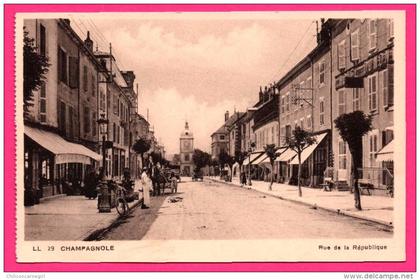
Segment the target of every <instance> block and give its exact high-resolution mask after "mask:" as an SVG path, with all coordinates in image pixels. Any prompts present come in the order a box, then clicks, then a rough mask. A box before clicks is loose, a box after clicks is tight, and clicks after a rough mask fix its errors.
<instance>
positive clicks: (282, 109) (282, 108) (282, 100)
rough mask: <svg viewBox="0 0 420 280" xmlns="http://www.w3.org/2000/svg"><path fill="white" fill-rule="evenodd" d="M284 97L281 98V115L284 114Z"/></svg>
mask: <svg viewBox="0 0 420 280" xmlns="http://www.w3.org/2000/svg"><path fill="white" fill-rule="evenodd" d="M285 98H286V97H285V96H282V97H281V113H282V114H283V113H284V109H285V106H284V105H285V104H284V100H285Z"/></svg>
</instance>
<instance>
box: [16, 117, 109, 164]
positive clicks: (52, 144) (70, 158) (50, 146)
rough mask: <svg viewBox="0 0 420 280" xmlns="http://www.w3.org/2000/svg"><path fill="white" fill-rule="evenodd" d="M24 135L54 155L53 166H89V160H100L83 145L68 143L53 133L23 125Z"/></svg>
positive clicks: (98, 155) (96, 154) (98, 156)
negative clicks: (64, 164) (71, 164)
mask: <svg viewBox="0 0 420 280" xmlns="http://www.w3.org/2000/svg"><path fill="white" fill-rule="evenodd" d="M24 133H25V135H26V136H28V137H29V138H31V139H32V140H33V141H34V142H36V143H37V144H38V145H40V146H41V147H43V148H44V149H46V150H48V151H50V152H51V153H52V154H54V156H55V164H61V163H84V164H90V159H93V160H96V161H100V160H102V156H101V155H100V154H98V153H95V152H94V151H92V150H90V149H88V148H86V147H85V146H83V145H80V144H76V143H72V142H69V141H67V140H65V139H64V138H62V137H61V136H59V135H58V134H55V133H53V132H50V131H46V130H43V129H39V128H34V127H30V126H26V125H25V128H24Z"/></svg>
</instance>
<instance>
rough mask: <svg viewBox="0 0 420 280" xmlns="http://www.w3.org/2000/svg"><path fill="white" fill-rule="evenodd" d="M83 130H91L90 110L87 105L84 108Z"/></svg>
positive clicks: (86, 131) (87, 131)
mask: <svg viewBox="0 0 420 280" xmlns="http://www.w3.org/2000/svg"><path fill="white" fill-rule="evenodd" d="M83 131H84V132H85V133H89V132H90V110H89V107H87V106H85V107H84V108H83Z"/></svg>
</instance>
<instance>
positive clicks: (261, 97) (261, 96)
mask: <svg viewBox="0 0 420 280" xmlns="http://www.w3.org/2000/svg"><path fill="white" fill-rule="evenodd" d="M262 99H263V92H262V87H261V86H260V101H261V100H262Z"/></svg>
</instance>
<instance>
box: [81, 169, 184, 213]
mask: <svg viewBox="0 0 420 280" xmlns="http://www.w3.org/2000/svg"><path fill="white" fill-rule="evenodd" d="M101 171H102V167H101V168H100V169H99V170H95V169H94V168H90V169H89V170H88V172H87V173H86V176H85V180H84V195H85V196H86V197H87V198H89V199H95V198H96V197H97V195H98V191H97V187H98V185H99V183H100V182H101V179H102V178H101V176H102V173H101ZM169 180H170V182H169V183H171V185H173V184H175V186H176V177H175V174H173V173H172V174H171V176H170V178H169ZM174 180H175V182H174ZM167 182H168V181H167V179H166V177H165V176H164V174H163V171H162V167H161V166H160V164H159V163H157V164H149V165H148V166H144V167H143V169H142V174H141V178H140V181H137V182H134V181H132V180H131V178H130V172H129V171H128V170H125V171H124V175H123V179H122V187H124V188H127V191H130V190H131V191H132V192H133V191H134V188H135V189H141V190H142V191H143V206H142V208H144V209H147V208H149V207H150V192H151V193H152V195H153V196H157V195H161V192H162V184H165V183H167ZM135 184H140V185H136V186H134V185H135Z"/></svg>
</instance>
